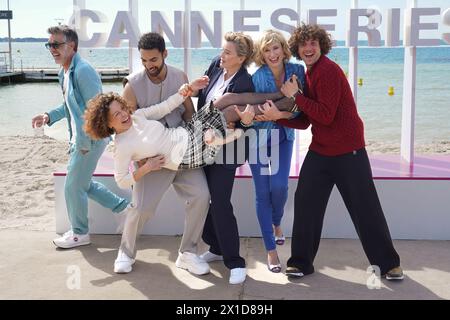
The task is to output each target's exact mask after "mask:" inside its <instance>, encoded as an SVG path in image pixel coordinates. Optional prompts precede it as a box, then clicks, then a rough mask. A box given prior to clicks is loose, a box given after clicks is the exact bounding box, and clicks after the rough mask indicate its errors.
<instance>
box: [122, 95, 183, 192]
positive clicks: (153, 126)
mask: <svg viewBox="0 0 450 320" xmlns="http://www.w3.org/2000/svg"><path fill="white" fill-rule="evenodd" d="M183 101H184V97H183V96H182V95H180V94H179V93H176V94H174V95H172V96H170V97H169V99H167V100H166V101H163V102H161V103H160V104H156V105H153V106H151V107H148V108H142V109H139V110H137V111H136V112H135V113H134V114H133V115H132V116H131V118H132V121H133V123H132V125H131V127H130V128H129V129H128V130H127V131H125V132H122V133H120V134H116V136H115V139H114V147H115V148H114V149H115V150H114V178H115V180H116V182H117V185H118V186H119V187H120V188H122V189H127V188H130V187H131V186H132V185H133V184H135V183H136V181H135V180H134V176H133V174H132V173H131V172H130V162H131V161H138V160H142V159H145V158H150V157H154V156H157V155H163V156H164V157H165V160H166V163H165V164H164V166H163V167H164V168H167V169H170V170H178V166H179V165H180V163H181V161H182V160H183V156H184V154H185V153H186V150H187V148H188V139H189V137H188V133H187V131H186V130H185V129H184V128H182V127H177V128H166V127H165V126H164V125H163V124H161V123H160V122H159V121H157V120H159V119H161V118H163V117H164V116H165V115H167V114H169V113H170V112H171V111H172V110H174V109H176V108H177V107H178V106H179V105H180V104H181V103H183Z"/></svg>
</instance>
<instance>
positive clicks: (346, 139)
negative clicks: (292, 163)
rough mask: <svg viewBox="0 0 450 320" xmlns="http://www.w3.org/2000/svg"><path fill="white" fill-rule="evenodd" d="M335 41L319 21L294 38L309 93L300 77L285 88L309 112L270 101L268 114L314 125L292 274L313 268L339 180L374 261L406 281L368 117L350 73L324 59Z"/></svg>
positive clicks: (297, 212) (298, 199)
mask: <svg viewBox="0 0 450 320" xmlns="http://www.w3.org/2000/svg"><path fill="white" fill-rule="evenodd" d="M331 46H332V42H331V38H330V35H329V34H328V33H327V32H326V31H325V30H324V29H322V28H320V27H318V26H317V25H302V26H300V27H299V28H297V29H296V30H295V31H294V33H293V34H292V36H291V38H290V39H289V47H290V50H291V52H292V54H293V55H294V56H295V57H296V58H298V59H301V60H303V61H304V62H305V64H306V67H307V74H306V88H305V94H304V93H303V91H302V90H301V88H300V89H299V87H298V84H297V81H287V82H286V83H285V84H284V85H283V87H282V88H281V91H282V93H283V94H284V95H285V96H286V97H290V98H292V99H293V100H294V101H295V103H296V105H297V106H298V109H299V110H300V111H302V112H303V114H302V116H300V117H297V118H294V119H283V118H287V116H285V115H286V113H283V112H280V111H278V109H276V106H275V105H274V104H272V103H269V106H267V105H266V106H265V118H266V119H269V120H278V121H277V122H278V123H279V124H282V125H284V126H287V127H290V128H297V129H306V128H308V127H309V126H310V125H311V131H312V142H311V145H310V147H309V151H308V154H307V155H306V158H305V161H304V162H303V165H302V169H301V171H300V179H299V182H298V186H297V191H296V193H295V202H294V225H293V231H292V246H291V257H290V258H289V260H288V262H287V266H288V267H287V269H286V275H288V276H291V277H302V276H304V275H307V274H311V273H313V272H314V266H313V261H314V258H315V256H316V253H317V250H318V248H319V242H320V237H321V232H322V225H323V218H324V214H325V210H326V207H327V203H328V199H329V197H330V194H331V191H332V189H333V186H334V185H336V186H337V188H338V190H339V192H340V194H341V196H342V198H343V200H344V203H345V205H346V207H347V209H348V211H349V213H350V216H351V218H352V221H353V223H354V225H355V228H356V231H357V233H358V236H359V238H360V240H361V242H362V245H363V249H364V252H365V253H366V255H367V257H368V259H369V262H370V264H371V265H373V266H378V267H379V268H380V272H381V275H383V276H385V277H386V279H388V280H401V279H403V271H402V268H401V267H400V258H399V255H398V254H397V252H396V251H395V249H394V246H393V243H392V239H391V236H390V233H389V228H388V225H387V223H386V219H385V217H384V213H383V210H382V208H381V204H380V201H379V199H378V195H377V191H376V189H375V185H374V183H373V178H372V171H371V168H370V163H369V159H368V156H367V152H366V150H365V142H364V126H363V122H362V120H361V118H360V117H359V115H358V112H357V110H356V104H355V100H354V98H353V95H352V92H351V89H350V86H349V83H348V81H347V78H346V77H345V75H344V72H343V71H342V69H341V68H340V67H339V66H338V65H337V64H336V63H334V62H333V61H331V60H330V59H329V58H328V57H326V54H328V52H329V51H330V50H331ZM294 77H295V76H294ZM293 80H295V78H294V79H293Z"/></svg>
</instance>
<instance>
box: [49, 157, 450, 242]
mask: <svg viewBox="0 0 450 320" xmlns="http://www.w3.org/2000/svg"><path fill="white" fill-rule="evenodd" d="M302 161H303V158H301V157H295V158H294V159H293V164H292V167H291V176H290V179H289V198H288V202H287V204H286V207H285V214H284V217H283V222H282V227H283V231H284V233H285V235H286V236H290V235H291V231H292V221H293V210H294V202H293V199H294V192H295V189H296V187H297V182H298V172H299V169H300V166H301V163H302ZM370 161H371V165H372V171H373V176H374V181H375V185H376V187H377V190H378V195H379V197H380V200H381V204H382V206H383V209H384V213H385V216H386V219H387V221H388V224H389V228H390V230H391V234H392V237H393V238H394V239H433V240H450V156H448V155H442V156H423V155H418V156H416V158H415V161H414V164H413V165H405V164H404V163H403V162H402V161H401V160H400V156H396V155H389V156H388V155H379V156H373V155H372V156H370ZM112 168H113V161H112V158H111V155H110V154H108V153H105V154H104V155H103V157H102V158H101V160H100V161H99V165H98V167H97V170H96V172H95V175H94V179H95V180H97V181H99V182H101V183H103V184H105V185H106V186H108V187H109V188H110V189H111V190H113V191H114V192H116V193H118V194H121V195H122V196H126V197H130V195H131V192H130V191H125V190H121V189H119V188H118V187H117V185H116V183H115V181H114V177H113V175H112ZM236 176H237V178H236V181H235V186H234V190H233V197H232V202H233V206H234V210H235V215H236V218H237V220H238V225H239V233H240V235H241V236H257V237H259V236H260V230H259V225H258V222H257V219H256V212H255V205H254V188H253V181H252V178H251V173H250V170H249V168H248V167H247V166H243V167H241V168H239V169H238V170H237V172H236ZM64 180H65V171H60V172H55V173H54V181H55V193H56V206H55V210H56V231H57V232H58V233H63V232H65V231H67V230H68V229H69V221H68V217H67V211H66V206H65V200H64ZM150 196H151V195H150ZM174 199H178V198H177V197H176V195H175V191H174V190H173V189H172V188H170V189H169V190H168V191H167V193H166V195H165V196H164V198H163V199H162V200H161V203H160V205H159V207H158V210H157V214H156V216H155V217H154V218H153V219H152V220H150V221H149V222H148V223H147V225H146V226H145V228H144V234H151V235H177V234H181V233H182V232H183V223H184V213H183V212H184V210H183V203H182V201H181V200H174ZM89 215H90V216H89V219H90V226H89V227H90V232H91V233H94V234H95V233H97V234H114V233H116V225H117V220H116V219H115V218H114V216H113V214H112V213H111V212H110V211H109V210H107V209H105V208H103V207H101V206H99V205H98V204H97V203H95V202H93V201H89ZM322 237H324V238H356V237H357V235H356V232H355V230H354V227H353V224H352V222H351V220H350V216H349V215H348V213H347V210H346V208H345V206H344V203H343V201H342V199H341V197H340V194H339V193H338V191H337V190H336V188H335V189H334V190H333V193H332V195H331V198H330V201H329V204H328V208H327V212H326V215H325V222H324V228H323V233H322Z"/></svg>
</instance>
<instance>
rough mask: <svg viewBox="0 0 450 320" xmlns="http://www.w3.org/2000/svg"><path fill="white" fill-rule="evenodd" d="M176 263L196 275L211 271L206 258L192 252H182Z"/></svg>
mask: <svg viewBox="0 0 450 320" xmlns="http://www.w3.org/2000/svg"><path fill="white" fill-rule="evenodd" d="M175 265H176V266H177V267H178V268H181V269H185V270H187V271H189V272H190V273H193V274H196V275H203V274H207V273H209V265H208V264H207V263H206V262H205V260H203V259H202V258H200V257H199V256H197V255H196V254H193V253H191V252H183V253H181V252H180V253H179V254H178V258H177V261H176V262H175Z"/></svg>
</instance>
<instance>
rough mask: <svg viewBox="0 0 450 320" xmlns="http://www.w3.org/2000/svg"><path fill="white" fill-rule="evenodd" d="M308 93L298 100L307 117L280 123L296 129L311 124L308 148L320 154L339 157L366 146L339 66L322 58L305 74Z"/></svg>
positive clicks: (347, 84)
mask: <svg viewBox="0 0 450 320" xmlns="http://www.w3.org/2000/svg"><path fill="white" fill-rule="evenodd" d="M305 94H306V96H303V95H297V99H296V103H297V105H298V106H299V108H300V110H302V111H303V112H304V114H303V115H302V116H300V117H297V118H294V119H292V120H284V119H283V120H278V121H277V122H278V123H279V124H281V125H283V126H286V127H290V128H296V129H306V128H308V127H309V125H310V124H311V125H312V128H311V132H312V142H311V145H310V146H309V149H310V150H312V151H315V152H317V153H319V154H321V155H325V156H337V155H341V154H344V153H348V152H351V151H353V150H357V149H360V148H362V147H364V146H365V142H364V125H363V122H362V120H361V118H360V117H359V115H358V112H357V110H356V104H355V100H354V99H353V94H352V91H351V89H350V85H349V83H348V80H347V78H346V77H345V74H344V72H343V71H342V69H341V68H340V67H339V66H338V65H337V64H336V63H334V62H333V61H331V60H330V59H328V57H326V56H324V55H322V56H321V57H320V58H319V60H318V61H317V62H316V63H315V64H314V65H313V67H312V68H310V69H308V71H307V73H306V92H305ZM305 115H306V116H305Z"/></svg>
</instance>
